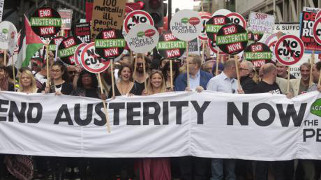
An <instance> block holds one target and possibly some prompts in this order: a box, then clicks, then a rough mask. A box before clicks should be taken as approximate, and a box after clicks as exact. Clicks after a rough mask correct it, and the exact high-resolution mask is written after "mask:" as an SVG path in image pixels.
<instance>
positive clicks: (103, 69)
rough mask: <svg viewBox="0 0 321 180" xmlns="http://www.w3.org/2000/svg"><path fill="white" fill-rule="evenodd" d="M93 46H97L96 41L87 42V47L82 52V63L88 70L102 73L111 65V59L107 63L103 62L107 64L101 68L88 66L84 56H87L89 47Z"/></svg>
mask: <svg viewBox="0 0 321 180" xmlns="http://www.w3.org/2000/svg"><path fill="white" fill-rule="evenodd" d="M91 47H95V43H94V42H92V43H89V44H87V45H86V46H85V48H84V49H83V51H82V52H81V56H80V57H81V65H82V66H83V67H84V69H86V70H87V71H89V72H91V73H101V72H103V71H105V70H106V69H107V68H108V67H109V64H110V61H107V62H106V63H103V64H104V65H105V66H103V67H102V68H100V69H92V68H90V67H89V66H87V65H86V63H85V57H84V56H85V53H86V52H87V50H88V49H89V48H91ZM94 52H95V51H94ZM94 54H96V53H94ZM96 55H97V54H96ZM97 56H98V55H97Z"/></svg>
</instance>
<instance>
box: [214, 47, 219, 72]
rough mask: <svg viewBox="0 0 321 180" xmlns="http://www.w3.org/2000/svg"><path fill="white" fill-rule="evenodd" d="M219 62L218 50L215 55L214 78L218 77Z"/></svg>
mask: <svg viewBox="0 0 321 180" xmlns="http://www.w3.org/2000/svg"><path fill="white" fill-rule="evenodd" d="M219 61H220V50H219V49H218V50H217V53H216V67H215V68H216V69H215V76H217V75H218V65H219Z"/></svg>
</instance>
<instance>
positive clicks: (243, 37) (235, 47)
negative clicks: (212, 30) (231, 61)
mask: <svg viewBox="0 0 321 180" xmlns="http://www.w3.org/2000/svg"><path fill="white" fill-rule="evenodd" d="M247 42H248V34H247V31H246V30H245V29H244V28H243V27H242V26H240V25H238V24H233V23H230V24H226V25H224V26H222V27H221V29H220V30H219V31H218V33H217V39H216V44H217V46H218V47H219V48H220V49H221V50H222V51H223V52H225V53H226V54H231V55H235V54H238V53H240V52H241V51H243V50H244V49H245V48H246V45H247Z"/></svg>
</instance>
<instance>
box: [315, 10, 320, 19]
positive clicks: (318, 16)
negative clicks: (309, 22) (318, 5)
mask: <svg viewBox="0 0 321 180" xmlns="http://www.w3.org/2000/svg"><path fill="white" fill-rule="evenodd" d="M320 17H321V11H320V10H319V11H318V13H317V15H315V19H319V18H320Z"/></svg>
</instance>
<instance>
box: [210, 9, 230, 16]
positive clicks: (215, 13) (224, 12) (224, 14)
mask: <svg viewBox="0 0 321 180" xmlns="http://www.w3.org/2000/svg"><path fill="white" fill-rule="evenodd" d="M230 13H231V11H230V10H228V9H219V10H217V11H215V12H214V13H213V16H217V15H223V16H226V15H228V14H230Z"/></svg>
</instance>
